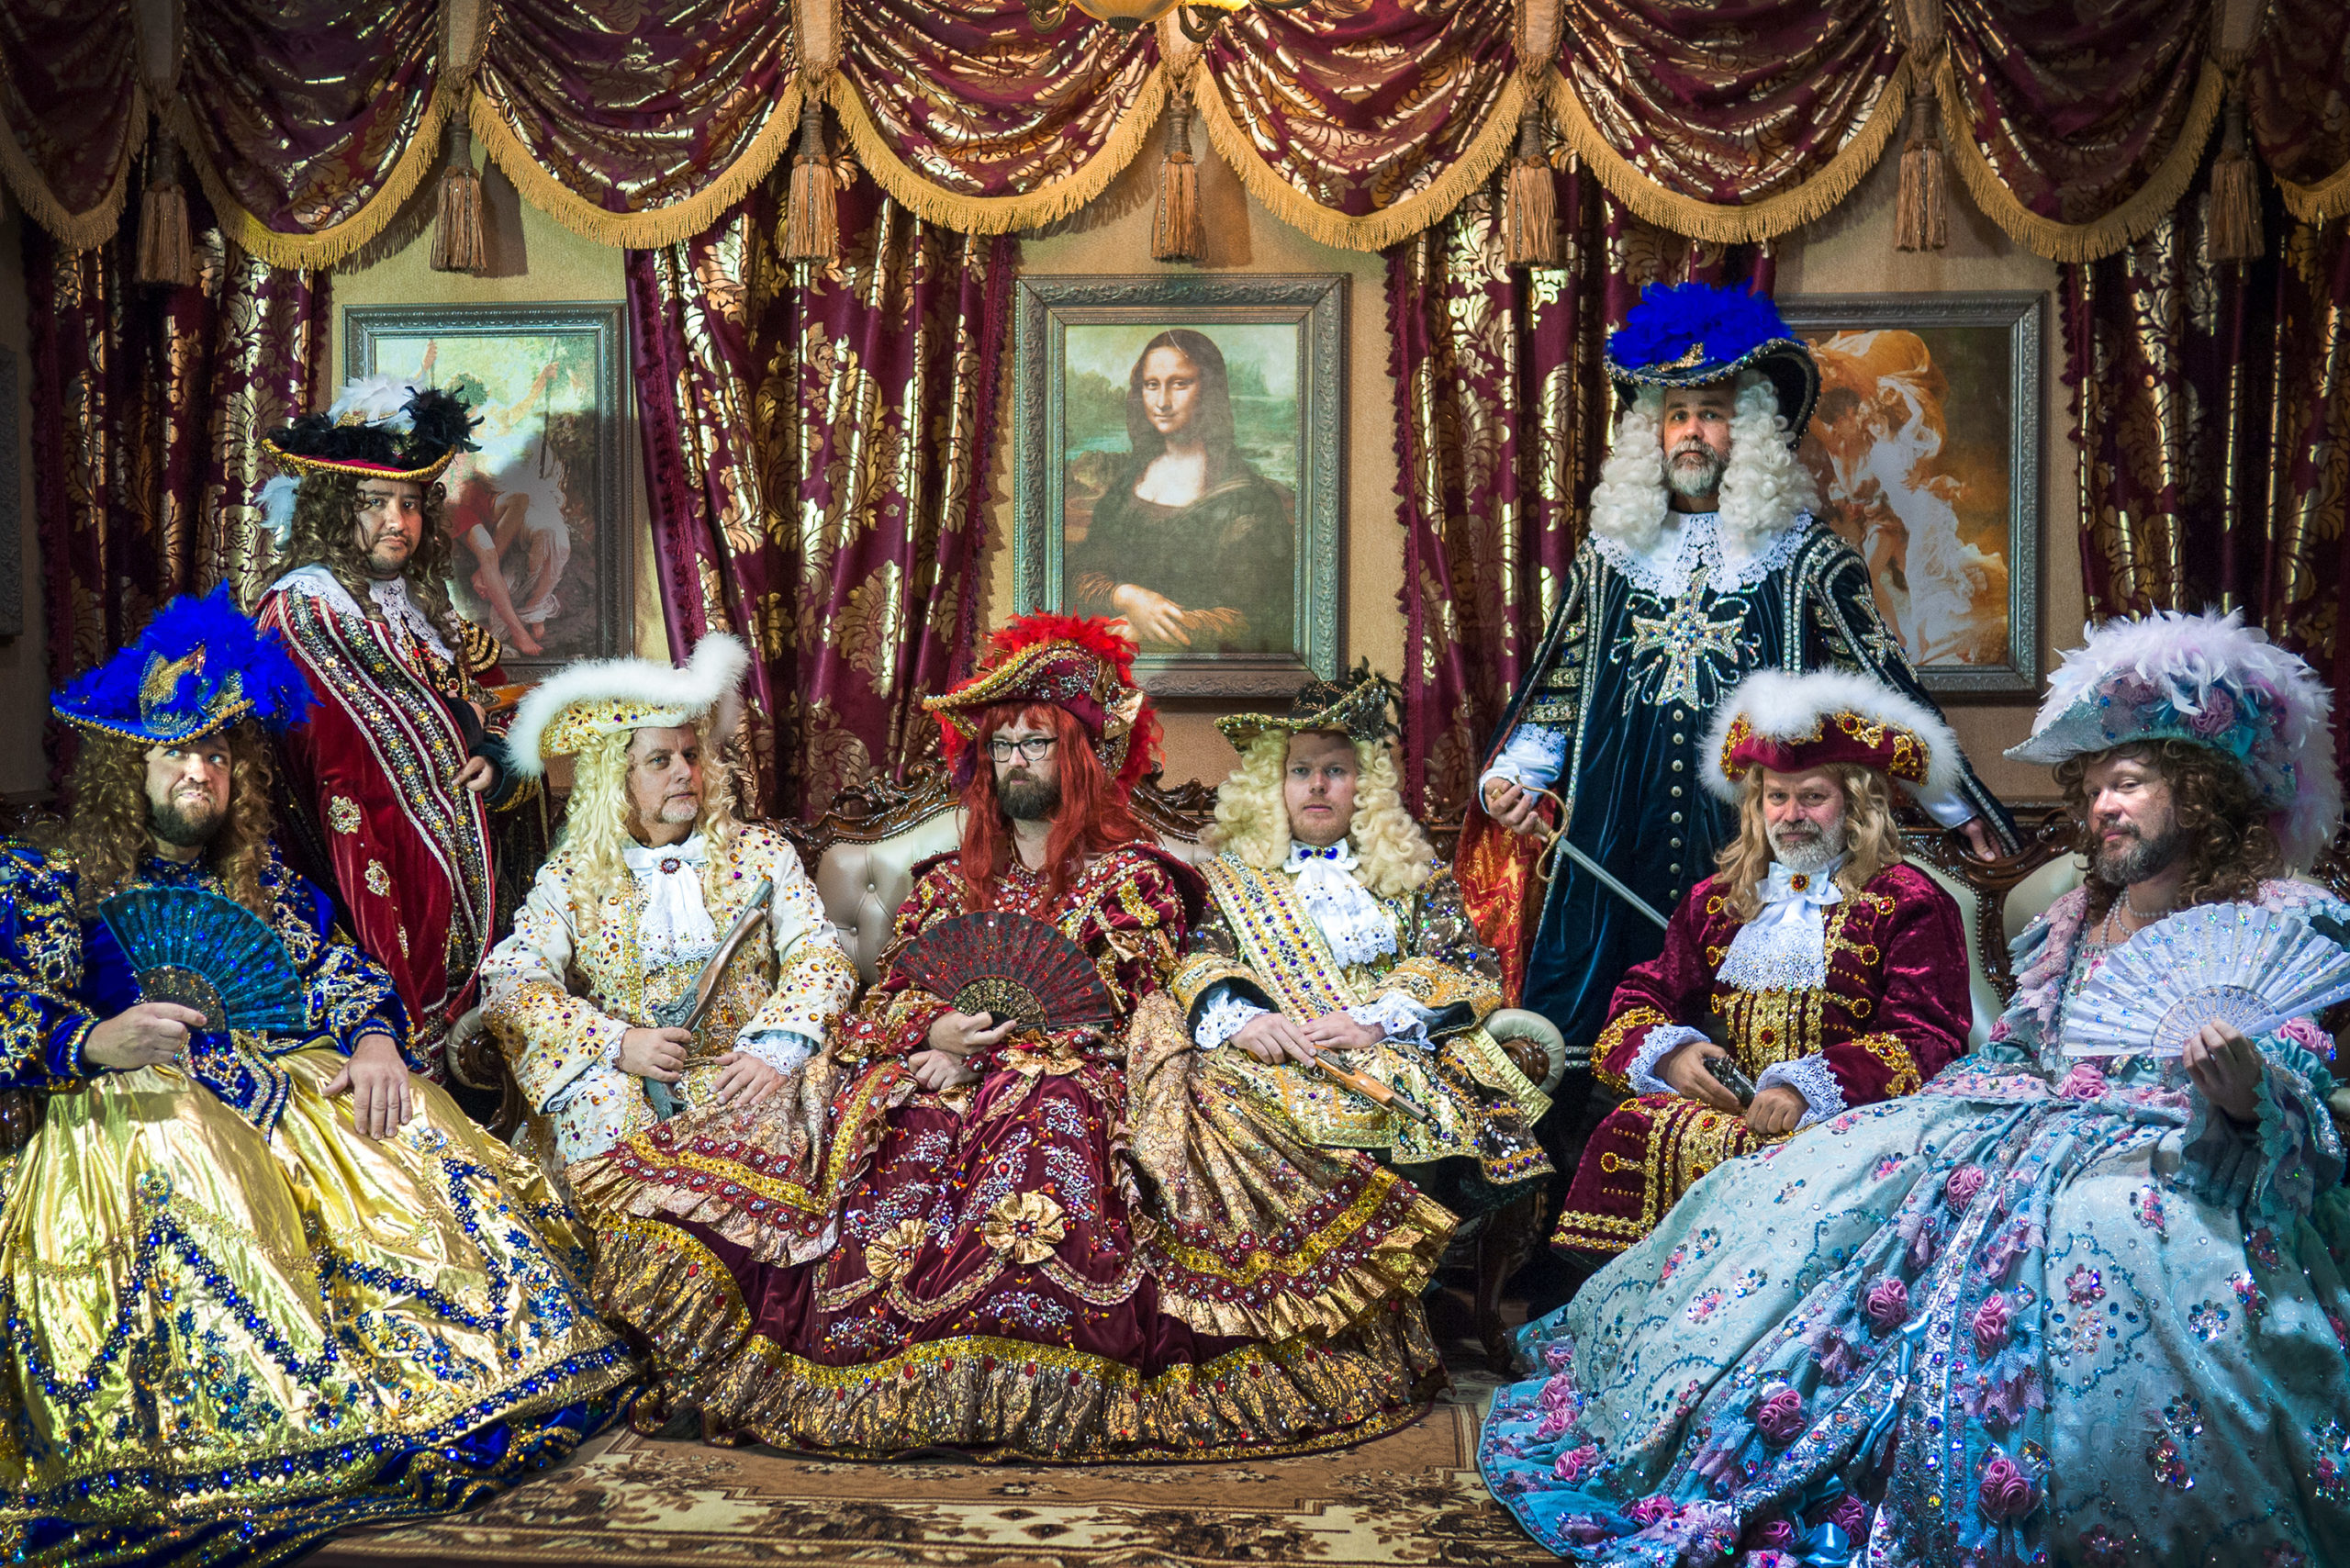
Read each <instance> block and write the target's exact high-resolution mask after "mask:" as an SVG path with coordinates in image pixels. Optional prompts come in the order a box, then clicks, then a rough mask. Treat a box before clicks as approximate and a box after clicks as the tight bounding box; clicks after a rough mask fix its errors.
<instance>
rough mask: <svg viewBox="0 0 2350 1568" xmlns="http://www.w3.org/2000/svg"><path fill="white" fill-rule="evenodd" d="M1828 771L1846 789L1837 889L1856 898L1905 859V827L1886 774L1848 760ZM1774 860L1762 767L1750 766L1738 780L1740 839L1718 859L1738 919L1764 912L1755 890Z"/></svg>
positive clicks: (1750, 917)
mask: <svg viewBox="0 0 2350 1568" xmlns="http://www.w3.org/2000/svg"><path fill="white" fill-rule="evenodd" d="M1827 771H1828V772H1829V773H1830V774H1833V775H1834V776H1835V778H1836V782H1837V783H1838V784H1840V785H1841V786H1842V787H1843V790H1844V864H1843V865H1841V866H1840V867H1838V868H1836V885H1837V886H1838V887H1839V888H1841V889H1842V890H1843V891H1844V896H1845V897H1846V898H1854V897H1857V896H1858V895H1859V893H1860V890H1862V889H1863V888H1865V887H1867V886H1868V885H1869V882H1870V881H1871V880H1872V879H1874V877H1875V876H1876V874H1877V873H1878V872H1879V871H1882V870H1884V869H1885V868H1886V867H1887V866H1892V865H1896V864H1897V863H1899V862H1900V860H1901V859H1902V858H1903V856H1902V853H1901V825H1900V823H1898V822H1897V821H1896V820H1895V819H1894V815H1893V791H1892V790H1890V789H1889V788H1888V787H1887V786H1886V782H1885V775H1883V774H1882V773H1879V772H1878V771H1877V770H1876V769H1875V768H1874V767H1857V766H1855V765H1854V764H1852V763H1849V762H1832V763H1830V764H1829V765H1828V767H1827ZM1774 858H1775V857H1774V855H1773V853H1772V850H1771V829H1770V824H1769V823H1767V822H1766V821H1765V820H1764V819H1763V816H1762V769H1761V768H1759V767H1750V768H1748V769H1747V770H1746V777H1745V778H1743V779H1741V780H1740V782H1739V788H1738V837H1737V838H1735V839H1733V840H1732V841H1731V842H1729V844H1726V845H1724V846H1722V848H1721V852H1720V853H1719V854H1718V855H1717V856H1715V857H1714V868H1715V869H1716V870H1717V871H1718V872H1719V873H1720V876H1721V879H1722V885H1723V887H1725V888H1726V889H1728V890H1729V906H1730V908H1731V909H1732V910H1733V911H1735V912H1736V913H1737V914H1738V917H1739V918H1740V920H1752V919H1753V918H1754V917H1755V916H1756V915H1758V914H1761V913H1762V896H1761V894H1760V893H1758V892H1757V891H1756V890H1757V889H1758V888H1760V887H1761V886H1762V879H1764V878H1765V877H1768V876H1769V875H1770V874H1771V862H1772V860H1773V859H1774Z"/></svg>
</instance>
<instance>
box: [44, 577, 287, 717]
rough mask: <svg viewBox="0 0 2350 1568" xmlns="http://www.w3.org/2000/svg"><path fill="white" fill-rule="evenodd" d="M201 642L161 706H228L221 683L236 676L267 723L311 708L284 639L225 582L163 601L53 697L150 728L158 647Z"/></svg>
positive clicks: (67, 710)
mask: <svg viewBox="0 0 2350 1568" xmlns="http://www.w3.org/2000/svg"><path fill="white" fill-rule="evenodd" d="M199 648H201V649H202V650H203V651H204V658H203V661H202V663H201V666H196V665H194V664H191V666H189V667H188V668H187V669H185V670H184V671H182V672H181V674H180V675H179V677H178V678H177V680H176V681H175V682H174V683H173V688H172V689H171V692H170V694H169V697H168V700H165V701H164V702H162V704H160V705H159V706H160V707H162V708H164V709H168V710H170V711H174V712H181V713H200V712H205V711H210V710H213V709H216V708H225V707H226V706H228V703H227V700H226V699H227V693H226V692H225V690H224V688H225V687H226V686H227V684H228V682H229V678H230V677H232V676H233V677H235V678H237V682H238V696H239V697H241V699H242V700H244V701H245V702H248V703H250V704H251V705H252V708H251V712H250V713H249V714H248V715H247V716H248V717H251V718H252V719H255V720H257V721H259V722H260V723H261V724H262V725H263V727H264V728H266V729H269V730H272V731H283V730H285V729H289V728H291V727H292V726H294V725H296V724H298V723H300V722H302V721H303V719H304V718H306V717H308V713H309V711H310V688H309V683H308V681H306V680H304V679H303V678H302V672H301V670H300V669H299V668H298V667H297V666H296V665H295V663H294V660H293V657H292V655H289V654H287V653H286V651H285V643H284V642H283V641H282V640H281V639H280V638H279V637H278V635H277V633H275V632H274V631H272V632H264V631H263V630H262V629H261V628H260V627H259V626H257V625H255V624H254V623H253V621H252V617H251V616H249V615H247V614H246V613H245V612H244V611H243V610H240V609H238V608H237V599H236V596H235V594H233V593H232V592H231V591H230V590H229V586H228V585H227V584H225V583H224V584H222V585H221V586H220V587H219V588H215V589H214V590H213V591H212V592H210V593H208V594H206V595H204V596H202V597H201V598H199V597H197V596H196V595H194V594H183V595H181V596H180V597H179V598H177V599H173V600H172V601H171V602H170V603H169V604H166V605H164V606H163V608H162V609H161V610H157V611H156V612H155V615H154V619H152V620H151V621H150V622H147V625H146V627H145V628H144V629H143V630H142V631H140V633H139V635H138V636H137V637H136V638H134V639H132V640H131V642H130V643H129V644H128V645H126V646H125V647H124V648H123V649H122V650H121V651H120V652H118V653H117V654H116V655H114V657H112V658H110V659H108V660H107V661H106V663H105V664H102V665H100V666H98V667H97V668H95V669H94V670H90V671H88V672H87V673H85V674H84V675H82V676H81V677H79V678H76V679H74V680H73V682H71V683H70V684H68V685H67V686H66V687H65V688H64V689H62V691H60V692H59V693H58V694H57V696H56V699H55V700H54V702H53V704H52V705H53V706H54V707H55V708H56V710H57V711H58V713H59V715H60V716H61V717H63V718H65V719H68V720H77V721H83V722H90V723H93V724H95V725H96V726H98V727H100V728H102V729H106V730H110V731H113V732H116V733H118V734H143V733H148V725H147V723H146V722H145V713H144V710H143V707H142V704H141V701H140V697H141V689H142V688H143V687H144V685H145V683H146V679H147V672H148V668H149V666H150V663H151V660H152V659H154V658H155V657H156V656H157V655H161V656H162V658H164V659H165V660H167V661H174V662H175V661H178V660H181V659H184V658H186V657H187V655H190V654H192V653H194V652H195V651H196V650H197V649H199ZM191 733H196V734H200V733H202V732H200V731H199V732H191ZM155 738H156V739H159V740H162V739H181V738H185V736H184V735H173V736H162V735H157V736H156V737H155Z"/></svg>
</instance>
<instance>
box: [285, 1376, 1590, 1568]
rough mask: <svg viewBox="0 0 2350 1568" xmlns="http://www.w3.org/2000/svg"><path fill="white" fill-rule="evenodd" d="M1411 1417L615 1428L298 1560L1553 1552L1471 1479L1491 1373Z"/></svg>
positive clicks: (1073, 1561) (876, 1563)
mask: <svg viewBox="0 0 2350 1568" xmlns="http://www.w3.org/2000/svg"><path fill="white" fill-rule="evenodd" d="M1454 1380H1455V1383H1456V1386H1455V1388H1454V1389H1453V1391H1452V1392H1451V1393H1450V1394H1448V1395H1447V1396H1446V1397H1445V1398H1444V1399H1443V1400H1441V1401H1439V1402H1438V1405H1437V1406H1436V1407H1435V1408H1434V1409H1432V1410H1431V1411H1429V1412H1428V1414H1427V1417H1424V1418H1423V1419H1421V1420H1419V1421H1417V1422H1415V1423H1414V1424H1413V1425H1412V1426H1410V1427H1407V1428H1404V1430H1402V1431H1400V1432H1396V1433H1394V1434H1393V1435H1391V1436H1389V1437H1386V1438H1382V1439H1379V1440H1378V1441H1376V1442H1372V1443H1366V1444H1364V1445H1363V1446H1362V1447H1360V1448H1357V1449H1352V1450H1347V1451H1344V1452H1340V1453H1332V1454H1318V1455H1314V1456H1311V1457H1306V1458H1297V1459H1277V1460H1268V1461H1263V1462H1256V1463H1248V1464H1210V1465H1155V1466H1127V1465H1098V1466H1093V1467H1090V1468H1067V1469H1062V1468H1047V1467H1043V1466H985V1465H970V1464H931V1463H919V1462H913V1463H896V1464H860V1463H844V1462H827V1461H822V1460H811V1459H800V1458H795V1457H792V1456H790V1455H787V1454H783V1453H779V1452H777V1451H775V1450H771V1449H763V1448H744V1449H721V1448H711V1447H707V1446H705V1445H703V1444H701V1443H699V1442H696V1441H692V1440H689V1439H666V1438H642V1437H638V1436H636V1435H635V1434H633V1433H632V1432H628V1431H625V1430H623V1431H621V1433H619V1434H618V1435H616V1436H610V1437H607V1438H603V1439H599V1440H598V1441H596V1442H595V1443H592V1444H590V1445H588V1447H586V1448H584V1449H582V1450H580V1453H579V1454H578V1455H577V1456H576V1457H575V1458H574V1460H573V1461H572V1462H571V1463H569V1464H567V1465H565V1467H564V1468H563V1469H562V1470H559V1471H557V1472H555V1473H554V1474H551V1475H548V1476H546V1477H544V1478H543V1479H541V1480H538V1481H534V1482H532V1483H530V1484H526V1485H524V1486H521V1487H519V1488H517V1489H516V1490H515V1491H513V1492H512V1493H509V1495H506V1496H504V1497H501V1498H499V1499H498V1501H496V1502H494V1503H493V1504H491V1505H490V1506H488V1507H487V1508H485V1509H483V1510H482V1511H481V1512H479V1513H476V1514H468V1515H465V1516H463V1517H462V1518H454V1519H448V1520H443V1521H442V1522H439V1523H436V1524H431V1525H425V1526H416V1527H408V1528H405V1529H389V1530H380V1531H370V1532H361V1533H354V1534H352V1535H348V1536H345V1537H343V1538H341V1540H337V1541H335V1542H334V1543H332V1544H331V1545H330V1546H328V1547H327V1548H326V1549H325V1550H324V1551H320V1552H319V1554H318V1555H316V1556H315V1557H311V1558H308V1559H306V1560H305V1562H306V1563H307V1564H314V1565H319V1568H325V1565H328V1564H339V1565H343V1568H360V1565H371V1568H381V1565H382V1564H386V1563H400V1564H408V1563H417V1564H421V1563H471V1562H482V1563H498V1562H534V1563H557V1562H560V1563H583V1564H594V1565H599V1568H600V1565H603V1564H646V1565H651V1564H655V1563H659V1564H671V1563H677V1564H686V1565H689V1568H731V1565H733V1564H737V1563H741V1564H759V1565H761V1568H770V1565H773V1564H789V1565H792V1568H834V1565H836V1564H837V1565H838V1568H980V1565H982V1564H984V1565H986V1568H1027V1565H1031V1564H1033V1565H1035V1568H1090V1565H1092V1564H1102V1565H1105V1568H1106V1565H1113V1564H1114V1565H1116V1568H1190V1565H1192V1564H1200V1565H1202V1568H1208V1565H1212V1564H1225V1563H1252V1564H1253V1563H1312V1564H1315V1565H1316V1568H1355V1565H1356V1564H1364V1565H1369V1564H1372V1563H1381V1564H1384V1563H1430V1564H1449V1563H1460V1564H1472V1563H1473V1564H1477V1565H1479V1568H1488V1565H1490V1568H1515V1565H1516V1564H1521V1563H1527V1564H1530V1563H1548V1562H1552V1561H1553V1559H1552V1558H1551V1557H1550V1554H1549V1553H1548V1552H1546V1551H1542V1550H1541V1549H1540V1548H1539V1547H1538V1546H1536V1545H1535V1544H1534V1543H1533V1542H1532V1541H1531V1540H1527V1537H1526V1536H1525V1534H1524V1533H1523V1532H1521V1531H1520V1530H1519V1529H1518V1528H1517V1526H1516V1524H1515V1523H1514V1522H1512V1520H1511V1518H1510V1517H1509V1515H1508V1514H1507V1513H1505V1512H1504V1511H1503V1509H1502V1508H1501V1507H1500V1506H1498V1505H1496V1504H1495V1503H1494V1501H1493V1499H1492V1498H1490V1497H1489V1496H1487V1495H1486V1494H1485V1489H1484V1486H1483V1484H1481V1483H1480V1482H1479V1481H1478V1479H1477V1470H1476V1458H1475V1453H1476V1436H1477V1420H1478V1416H1479V1413H1480V1412H1481V1411H1482V1409H1483V1406H1484V1404H1485V1402H1486V1401H1487V1399H1488V1398H1490V1396H1491V1394H1492V1391H1493V1388H1494V1379H1493V1378H1491V1377H1489V1376H1486V1375H1484V1374H1483V1372H1469V1371H1466V1370H1456V1372H1455V1373H1454Z"/></svg>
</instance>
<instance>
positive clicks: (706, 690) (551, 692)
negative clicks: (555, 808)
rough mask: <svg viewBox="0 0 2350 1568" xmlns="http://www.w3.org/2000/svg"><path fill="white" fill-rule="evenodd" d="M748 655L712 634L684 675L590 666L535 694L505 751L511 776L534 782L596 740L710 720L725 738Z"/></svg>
mask: <svg viewBox="0 0 2350 1568" xmlns="http://www.w3.org/2000/svg"><path fill="white" fill-rule="evenodd" d="M750 664H751V655H750V653H749V651H748V650H746V649H745V648H744V646H743V639H742V638H740V637H737V636H735V635H734V634H733V633H731V632H712V633H710V634H709V635H708V636H706V637H704V638H703V639H702V640H701V641H700V642H699V643H697V644H694V655H693V657H692V659H691V660H689V661H688V663H687V664H686V665H685V666H683V667H682V668H677V667H672V666H668V665H658V664H655V663H654V662H653V661H652V660H650V659H591V660H589V661H588V662H587V663H584V664H576V665H573V666H571V667H570V668H568V669H565V670H560V671H558V672H556V673H555V674H554V675H553V676H551V677H549V678H547V679H545V680H543V681H541V682H540V683H539V684H538V685H537V686H534V687H532V689H531V690H530V692H529V693H528V694H527V695H526V696H524V697H523V699H522V701H521V704H520V706H519V707H517V708H516V709H515V710H514V727H513V728H512V729H510V730H509V731H507V733H506V749H507V752H508V753H509V760H510V763H511V766H512V767H513V768H514V770H515V771H516V772H518V773H520V774H522V775H523V776H524V777H526V778H538V777H539V776H540V775H541V774H543V773H544V772H545V771H546V765H547V759H548V758H549V757H554V756H574V755H576V754H577V753H578V752H579V751H580V750H581V749H582V748H584V747H585V746H586V745H588V742H589V741H591V740H593V739H595V738H596V737H597V736H598V735H614V734H628V733H630V732H631V731H634V730H666V729H677V728H682V727H683V726H685V725H687V724H691V723H697V722H699V721H701V720H702V719H703V718H705V717H709V718H712V720H713V722H711V726H710V733H711V734H712V735H715V736H723V735H724V734H727V733H728V732H729V731H731V730H733V727H734V722H735V720H736V719H737V718H739V717H740V716H741V713H742V696H741V689H742V685H743V672H744V670H746V669H748V668H749V667H750Z"/></svg>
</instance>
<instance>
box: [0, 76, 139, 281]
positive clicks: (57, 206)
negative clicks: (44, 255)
mask: <svg viewBox="0 0 2350 1568" xmlns="http://www.w3.org/2000/svg"><path fill="white" fill-rule="evenodd" d="M147 115H148V106H147V95H146V93H145V92H143V91H134V92H133V93H132V95H131V101H130V123H129V126H128V127H127V128H126V129H125V134H124V136H123V139H122V161H121V162H119V163H117V165H116V166H115V171H114V177H113V178H112V179H110V180H108V181H107V182H106V191H105V194H104V195H102V196H99V197H98V199H97V203H96V205H95V206H93V207H86V208H84V210H82V211H80V212H75V211H73V210H71V209H70V208H68V207H66V205H65V204H64V203H63V202H62V201H60V200H58V199H57V193H56V192H55V191H52V190H50V188H49V178H48V176H47V175H45V174H42V173H41V172H40V171H39V169H37V168H35V167H33V161H32V160H31V159H30V158H28V157H27V156H26V155H25V150H24V148H23V147H21V146H19V145H18V144H17V133H16V131H15V129H13V128H11V127H10V126H9V125H7V124H6V122H5V121H0V179H5V180H6V182H7V185H8V194H9V195H11V196H15V197H16V198H17V206H18V207H23V208H24V209H25V215H26V216H27V217H28V218H31V219H32V220H33V221H34V222H35V223H38V224H39V225H40V226H41V227H42V228H43V229H45V230H48V231H49V233H50V237H51V238H53V239H55V240H56V241H57V242H58V243H59V244H61V245H62V246H64V247H65V248H66V249H67V250H69V251H95V250H96V249H97V248H98V247H99V246H101V245H103V244H105V243H106V241H109V240H111V239H113V238H114V236H115V231H116V230H118V229H120V228H121V227H122V209H123V208H124V207H126V206H128V205H129V201H130V165H131V163H132V162H133V161H134V160H136V159H137V158H138V156H139V150H140V148H141V147H143V146H145V145H146V143H147Z"/></svg>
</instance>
